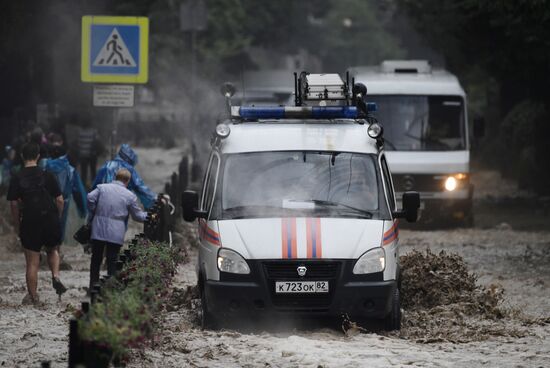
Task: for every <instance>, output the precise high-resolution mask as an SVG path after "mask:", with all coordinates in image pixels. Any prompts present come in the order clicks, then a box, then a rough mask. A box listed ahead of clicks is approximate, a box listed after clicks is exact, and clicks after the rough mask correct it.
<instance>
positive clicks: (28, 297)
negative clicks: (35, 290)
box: [21, 294, 40, 305]
mask: <svg viewBox="0 0 550 368" xmlns="http://www.w3.org/2000/svg"><path fill="white" fill-rule="evenodd" d="M38 303H40V298H38V295H37V296H36V298H33V297H32V295H31V294H27V295H25V297H24V298H23V300H22V301H21V304H23V305H36V304H38Z"/></svg>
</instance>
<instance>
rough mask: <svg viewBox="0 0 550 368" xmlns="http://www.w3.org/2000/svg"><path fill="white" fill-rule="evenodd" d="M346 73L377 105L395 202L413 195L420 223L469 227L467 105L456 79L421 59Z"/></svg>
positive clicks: (469, 190) (385, 62)
mask: <svg viewBox="0 0 550 368" xmlns="http://www.w3.org/2000/svg"><path fill="white" fill-rule="evenodd" d="M350 74H351V75H352V76H353V77H354V78H355V82H356V83H363V84H365V85H366V86H367V88H368V91H367V99H368V101H369V102H376V104H377V107H378V110H377V112H376V114H375V115H376V117H377V118H378V119H379V121H381V122H382V123H383V126H384V139H385V150H386V155H387V157H388V163H389V165H390V166H391V169H392V173H393V180H394V184H395V190H396V192H398V193H397V195H396V197H397V198H400V193H402V192H405V191H408V190H415V191H418V192H420V197H421V199H422V204H421V208H422V209H423V210H424V211H422V212H423V214H422V217H423V220H424V221H427V222H430V221H432V220H435V219H442V218H446V219H447V220H449V219H450V220H453V221H455V222H458V223H462V224H464V225H471V224H472V223H473V215H472V195H473V186H472V185H471V183H470V150H469V148H470V142H469V136H468V116H467V101H466V93H465V92H464V89H463V88H462V86H461V85H460V83H459V81H458V79H457V78H456V77H455V76H454V75H453V74H451V73H449V72H448V71H446V70H443V69H435V68H432V66H431V65H430V63H429V62H428V61H425V60H392V61H384V62H382V64H381V65H379V66H367V67H354V68H350Z"/></svg>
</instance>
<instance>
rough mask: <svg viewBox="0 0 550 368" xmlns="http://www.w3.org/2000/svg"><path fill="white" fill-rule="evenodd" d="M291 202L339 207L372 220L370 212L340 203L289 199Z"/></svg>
mask: <svg viewBox="0 0 550 368" xmlns="http://www.w3.org/2000/svg"><path fill="white" fill-rule="evenodd" d="M291 201H293V202H306V203H314V204H316V205H317V204H318V205H321V206H329V207H340V208H341V209H346V210H352V211H353V212H356V213H360V214H361V215H363V216H365V217H366V218H372V216H373V214H372V212H369V211H367V210H363V209H361V208H357V207H352V206H348V205H347V204H343V203H340V202H333V201H325V200H322V199H291Z"/></svg>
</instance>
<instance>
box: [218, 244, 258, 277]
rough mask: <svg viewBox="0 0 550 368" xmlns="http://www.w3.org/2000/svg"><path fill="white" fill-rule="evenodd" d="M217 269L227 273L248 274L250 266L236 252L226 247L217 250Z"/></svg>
mask: <svg viewBox="0 0 550 368" xmlns="http://www.w3.org/2000/svg"><path fill="white" fill-rule="evenodd" d="M218 270H220V271H221V272H228V273H240V274H249V273H250V267H248V263H246V261H245V260H244V258H243V257H242V256H241V255H240V254H239V253H237V252H235V251H234V250H231V249H227V248H221V249H220V250H219V251H218Z"/></svg>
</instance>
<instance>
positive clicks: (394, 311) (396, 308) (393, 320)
mask: <svg viewBox="0 0 550 368" xmlns="http://www.w3.org/2000/svg"><path fill="white" fill-rule="evenodd" d="M384 329H385V330H386V331H395V330H400V329H401V297H400V295H399V288H395V291H394V293H393V298H392V306H391V311H390V314H388V315H387V316H386V318H384Z"/></svg>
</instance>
